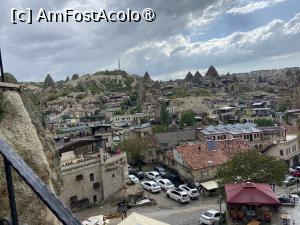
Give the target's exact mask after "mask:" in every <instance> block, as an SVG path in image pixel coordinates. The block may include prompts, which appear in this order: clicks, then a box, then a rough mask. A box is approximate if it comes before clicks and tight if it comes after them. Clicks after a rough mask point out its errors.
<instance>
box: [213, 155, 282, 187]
mask: <svg viewBox="0 0 300 225" xmlns="http://www.w3.org/2000/svg"><path fill="white" fill-rule="evenodd" d="M287 172H288V166H287V164H286V163H285V162H284V161H283V160H278V159H276V158H275V157H272V156H267V155H263V154H261V153H260V152H259V151H257V150H249V151H245V152H240V153H237V154H235V155H234V156H233V157H232V158H231V159H230V160H229V161H228V162H227V163H225V164H223V165H222V166H221V167H219V168H218V170H217V179H218V181H219V183H220V186H223V185H224V184H226V183H240V182H256V183H274V184H277V185H281V184H282V181H283V179H284V176H285V175H286V174H287Z"/></svg>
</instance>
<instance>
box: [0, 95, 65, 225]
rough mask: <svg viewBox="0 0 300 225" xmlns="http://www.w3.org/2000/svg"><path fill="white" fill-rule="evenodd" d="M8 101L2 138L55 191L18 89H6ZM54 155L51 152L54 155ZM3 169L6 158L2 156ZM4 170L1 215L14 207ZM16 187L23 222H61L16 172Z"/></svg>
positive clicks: (0, 129) (0, 184)
mask: <svg viewBox="0 0 300 225" xmlns="http://www.w3.org/2000/svg"><path fill="white" fill-rule="evenodd" d="M4 97H5V99H6V101H7V104H6V105H5V107H6V108H5V112H9V113H5V114H4V117H3V118H2V121H1V123H0V137H1V138H2V139H4V140H5V141H7V143H8V144H9V145H11V146H12V147H13V148H14V149H15V150H16V152H17V153H18V154H19V155H20V157H21V158H23V160H24V161H25V162H26V163H27V164H28V165H29V166H30V167H31V168H32V169H33V171H35V172H36V173H37V175H38V176H39V177H40V178H41V179H42V180H43V181H44V182H45V183H46V184H47V185H48V187H49V188H51V189H52V190H53V183H52V181H51V177H52V175H51V173H52V171H51V169H50V167H49V164H48V161H47V158H46V155H45V152H44V151H45V149H44V146H43V144H42V143H41V141H40V139H39V136H38V134H37V130H36V128H35V126H34V125H33V122H32V120H31V119H30V116H29V114H28V112H27V110H26V108H25V106H24V104H23V101H22V99H21V97H20V95H19V94H18V93H17V92H4ZM50 156H51V155H49V157H50ZM0 168H3V160H2V159H0ZM4 177H5V175H4V171H3V170H2V169H1V170H0V202H1V210H0V217H8V216H9V214H10V208H9V204H8V199H7V189H6V182H5V178H4ZM14 188H15V195H16V204H17V210H18V216H19V221H20V224H30V225H40V224H43V225H58V224H60V223H59V222H58V221H57V219H56V218H55V216H54V215H53V214H52V213H51V212H50V211H49V210H48V209H47V207H46V206H45V205H44V204H43V202H42V201H40V200H39V199H38V198H37V197H36V195H35V194H34V193H33V192H32V191H31V190H30V188H29V187H28V186H27V185H26V184H25V183H24V182H23V181H21V180H20V179H19V178H18V177H17V176H16V175H14Z"/></svg>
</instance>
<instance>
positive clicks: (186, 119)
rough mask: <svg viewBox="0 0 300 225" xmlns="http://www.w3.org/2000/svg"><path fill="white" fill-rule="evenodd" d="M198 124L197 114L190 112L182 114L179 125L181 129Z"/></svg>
mask: <svg viewBox="0 0 300 225" xmlns="http://www.w3.org/2000/svg"><path fill="white" fill-rule="evenodd" d="M195 122H196V119H195V114H194V112H193V111H191V110H189V111H185V112H184V113H182V115H181V117H180V120H179V125H180V126H181V127H183V126H185V125H186V126H193V125H194V124H195Z"/></svg>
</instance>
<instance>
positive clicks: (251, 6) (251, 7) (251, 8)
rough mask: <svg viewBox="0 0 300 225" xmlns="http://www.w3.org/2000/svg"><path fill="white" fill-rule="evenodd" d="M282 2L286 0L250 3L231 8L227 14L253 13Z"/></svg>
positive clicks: (266, 0) (265, 0)
mask: <svg viewBox="0 0 300 225" xmlns="http://www.w3.org/2000/svg"><path fill="white" fill-rule="evenodd" d="M284 1H286V0H264V1H256V2H253V1H251V2H249V3H248V4H247V5H244V6H240V7H233V8H231V9H229V10H228V11H227V13H228V14H233V15H240V14H247V13H253V12H255V11H257V10H260V9H264V8H268V7H271V6H274V5H276V4H278V3H281V2H284Z"/></svg>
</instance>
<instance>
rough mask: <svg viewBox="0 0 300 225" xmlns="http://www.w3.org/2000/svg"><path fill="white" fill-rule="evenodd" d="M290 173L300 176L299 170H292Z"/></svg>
mask: <svg viewBox="0 0 300 225" xmlns="http://www.w3.org/2000/svg"><path fill="white" fill-rule="evenodd" d="M292 175H293V176H294V177H300V170H294V171H293V172H292Z"/></svg>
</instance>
